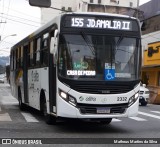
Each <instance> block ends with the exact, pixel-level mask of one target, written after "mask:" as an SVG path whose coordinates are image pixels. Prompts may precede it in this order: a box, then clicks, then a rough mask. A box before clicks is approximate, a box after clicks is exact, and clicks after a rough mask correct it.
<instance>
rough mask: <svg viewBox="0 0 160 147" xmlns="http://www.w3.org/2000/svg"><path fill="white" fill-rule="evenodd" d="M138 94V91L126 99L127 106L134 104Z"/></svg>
mask: <svg viewBox="0 0 160 147" xmlns="http://www.w3.org/2000/svg"><path fill="white" fill-rule="evenodd" d="M138 96H139V92H137V93H136V94H135V95H133V96H132V97H131V98H130V99H129V101H128V107H130V106H131V105H132V104H134V103H135V102H136V100H137V99H138Z"/></svg>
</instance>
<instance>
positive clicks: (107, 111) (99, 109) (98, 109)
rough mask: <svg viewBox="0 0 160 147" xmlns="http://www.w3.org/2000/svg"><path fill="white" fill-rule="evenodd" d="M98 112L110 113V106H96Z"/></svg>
mask: <svg viewBox="0 0 160 147" xmlns="http://www.w3.org/2000/svg"><path fill="white" fill-rule="evenodd" d="M97 113H98V114H105V113H110V108H97Z"/></svg>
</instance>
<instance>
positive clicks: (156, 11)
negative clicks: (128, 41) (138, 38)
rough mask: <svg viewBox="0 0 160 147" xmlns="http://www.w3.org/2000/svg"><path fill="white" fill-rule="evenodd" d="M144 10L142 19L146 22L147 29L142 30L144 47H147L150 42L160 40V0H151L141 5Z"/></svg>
mask: <svg viewBox="0 0 160 147" xmlns="http://www.w3.org/2000/svg"><path fill="white" fill-rule="evenodd" d="M140 11H141V12H143V18H141V20H142V21H143V22H144V23H145V28H146V30H145V31H142V47H143V50H145V49H147V46H148V44H150V43H152V42H157V41H160V22H159V21H160V0H151V1H149V2H148V3H145V4H144V5H142V6H140Z"/></svg>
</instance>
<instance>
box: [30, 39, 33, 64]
mask: <svg viewBox="0 0 160 147" xmlns="http://www.w3.org/2000/svg"><path fill="white" fill-rule="evenodd" d="M30 66H33V41H32V42H31V43H30Z"/></svg>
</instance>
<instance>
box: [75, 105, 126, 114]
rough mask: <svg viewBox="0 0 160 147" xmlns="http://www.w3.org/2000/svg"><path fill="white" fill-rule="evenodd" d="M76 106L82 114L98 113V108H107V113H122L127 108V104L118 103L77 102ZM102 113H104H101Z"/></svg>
mask: <svg viewBox="0 0 160 147" xmlns="http://www.w3.org/2000/svg"><path fill="white" fill-rule="evenodd" d="M77 107H78V108H79V110H80V112H81V113H82V114H99V113H97V109H98V108H106V107H107V108H109V109H110V113H107V114H123V113H124V112H125V110H126V108H127V104H122V105H121V106H120V105H117V106H116V105H102V106H101V105H95V106H94V105H91V104H89V105H86V104H84V105H83V104H77ZM101 114H104V113H101Z"/></svg>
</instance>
